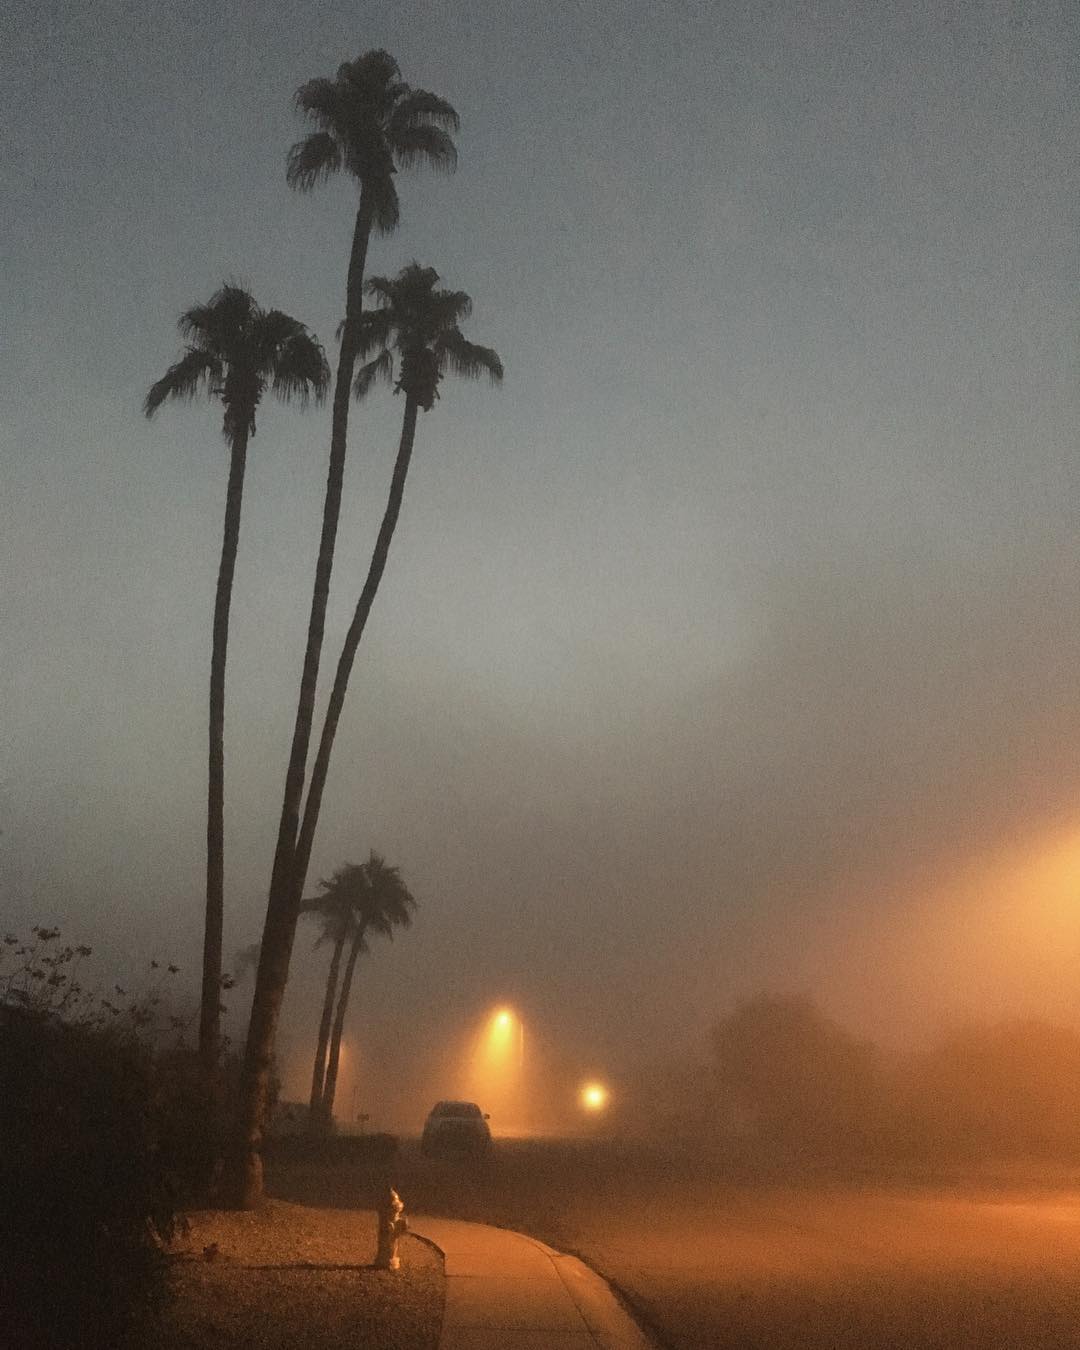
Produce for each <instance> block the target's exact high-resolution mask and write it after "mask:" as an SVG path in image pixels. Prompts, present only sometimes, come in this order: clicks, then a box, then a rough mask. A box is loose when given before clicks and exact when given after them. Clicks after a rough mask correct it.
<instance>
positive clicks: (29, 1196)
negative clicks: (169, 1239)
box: [0, 927, 172, 1350]
mask: <svg viewBox="0 0 1080 1350" xmlns="http://www.w3.org/2000/svg"><path fill="white" fill-rule="evenodd" d="M89 955H90V949H89V948H88V947H83V946H79V947H71V946H66V945H64V944H62V943H61V942H60V933H59V930H57V929H54V928H43V927H39V928H36V929H34V932H33V936H32V938H31V939H29V940H28V941H25V942H23V941H20V940H19V939H17V938H15V937H13V936H10V935H9V936H8V937H6V938H5V939H4V944H3V947H2V949H0V1309H2V1310H3V1314H2V1315H3V1328H2V1333H0V1334H2V1335H3V1336H4V1337H5V1339H6V1341H7V1343H8V1344H10V1345H12V1346H20V1347H27V1350H37V1347H41V1348H42V1350H46V1348H48V1350H54V1348H55V1350H60V1347H69V1346H70V1347H75V1346H78V1347H86V1350H96V1348H97V1347H101V1350H106V1347H108V1348H109V1350H112V1348H113V1347H119V1346H122V1345H125V1344H132V1345H139V1344H145V1343H146V1341H145V1336H146V1335H147V1334H148V1330H149V1328H150V1327H151V1325H152V1322H153V1319H154V1317H155V1315H156V1313H157V1311H158V1310H159V1308H160V1305H161V1300H162V1298H163V1295H164V1269H163V1260H162V1257H161V1254H160V1251H159V1249H158V1245H157V1242H156V1240H155V1234H158V1233H162V1234H167V1233H168V1232H169V1231H170V1226H171V1223H172V1204H171V1200H170V1197H169V1194H168V1191H167V1187H166V1185H165V1184H164V1176H163V1171H162V1166H161V1159H160V1156H159V1152H158V1147H157V1140H156V1138H155V1130H154V1111H153V1082H152V1078H153V1075H152V1064H151V1054H150V1049H149V1045H148V1043H147V1041H146V1039H141V1033H142V1032H143V1031H144V1030H145V1029H146V1028H147V1027H149V1026H150V1025H151V1024H152V1023H153V1022H154V1021H155V1015H154V1007H155V1005H154V1004H151V1003H150V1001H149V998H152V997H156V996H154V995H151V996H149V997H144V998H142V999H131V998H130V996H129V995H128V994H127V992H126V991H125V990H124V989H122V988H120V987H118V986H117V987H115V988H114V989H113V990H111V991H110V993H109V994H104V993H99V992H94V991H91V990H89V989H87V988H86V987H85V986H84V985H83V984H82V982H81V981H80V980H79V979H78V978H77V974H78V972H79V970H80V967H81V965H82V963H83V961H84V960H85V958H87V957H89Z"/></svg>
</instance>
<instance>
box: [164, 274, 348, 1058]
mask: <svg viewBox="0 0 1080 1350" xmlns="http://www.w3.org/2000/svg"><path fill="white" fill-rule="evenodd" d="M179 327H180V332H181V335H182V336H183V337H184V338H185V339H186V344H187V345H186V347H185V350H184V353H183V355H182V356H181V357H180V359H179V360H178V361H176V362H175V363H174V364H173V365H171V366H170V367H169V369H168V370H167V371H166V372H165V374H164V375H163V376H162V377H161V379H160V380H158V381H157V382H156V383H155V384H153V385H152V386H151V388H150V392H149V393H148V394H147V396H146V402H145V404H144V411H145V412H146V415H147V417H153V415H154V414H155V413H156V412H157V410H158V409H159V408H160V407H161V405H162V404H163V403H165V402H166V400H168V399H190V398H193V397H194V396H195V395H196V394H197V393H199V391H200V390H205V391H206V392H207V393H208V394H209V395H210V396H211V397H212V398H217V399H220V401H221V403H222V404H223V406H224V409H225V418H224V423H223V426H222V430H223V432H224V435H225V440H226V441H227V442H228V445H229V452H230V460H229V482H228V487H227V488H226V490H225V530H224V536H223V539H222V544H221V563H220V565H219V567H218V579H217V593H216V595H215V598H214V625H213V638H212V644H211V653H210V773H209V780H210V781H209V791H208V794H207V795H208V803H207V813H206V932H205V936H204V940H203V973H202V998H201V1003H200V1014H199V1053H200V1056H201V1059H202V1063H203V1066H204V1068H205V1069H206V1071H207V1072H208V1073H209V1072H211V1071H212V1070H213V1068H214V1065H215V1064H216V1062H217V1058H218V1051H219V1048H220V1040H221V1034H220V1024H221V1011H220V1006H219V1004H220V999H221V929H222V913H223V908H224V902H223V893H224V876H225V837H224V836H225V829H224V795H225V657H226V649H227V646H228V639H229V607H230V604H231V601H232V585H233V572H234V570H235V567H236V547H237V542H238V540H239V538H240V508H241V503H242V501H243V493H244V468H245V464H246V461H247V447H248V440H249V438H250V437H251V436H254V434H255V410H256V408H257V407H258V405H259V400H260V399H261V398H262V395H263V393H264V391H265V389H266V387H267V385H269V386H270V388H271V389H272V390H273V392H274V393H275V394H277V395H278V397H279V398H281V399H284V400H285V401H286V402H287V401H288V400H289V399H292V398H297V399H299V400H300V402H301V403H305V402H306V401H307V400H308V399H309V398H315V399H321V398H322V397H323V395H324V394H325V392H326V388H327V385H328V384H329V380H330V372H329V370H328V368H327V365H326V358H325V357H324V356H323V350H322V347H320V345H319V343H318V342H317V341H316V340H315V338H314V337H312V335H311V334H310V333H309V332H308V330H307V329H306V328H305V327H304V325H303V324H302V323H299V322H298V321H297V320H296V319H292V318H290V317H289V316H288V315H287V314H283V313H282V312H281V311H280V310H277V309H271V310H263V309H261V308H260V307H259V306H258V305H257V304H256V303H255V301H254V300H253V299H252V297H251V296H250V295H249V294H248V292H247V291H245V290H243V289H242V288H241V287H240V286H231V285H225V286H222V287H221V289H220V290H219V291H217V292H216V293H215V294H214V295H213V296H212V297H211V299H210V301H209V303H208V304H205V305H196V306H195V307H194V308H193V309H189V310H188V311H187V312H186V313H185V314H182V315H181V316H180V321H179Z"/></svg>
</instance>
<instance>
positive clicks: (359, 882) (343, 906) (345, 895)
mask: <svg viewBox="0 0 1080 1350" xmlns="http://www.w3.org/2000/svg"><path fill="white" fill-rule="evenodd" d="M319 887H320V889H321V891H322V894H321V895H317V896H314V897H313V898H312V899H310V900H305V901H304V902H303V903H302V904H301V906H300V912H301V914H308V915H312V916H317V917H318V918H319V919H320V920H321V921H322V932H321V933H320V935H319V939H318V941H317V942H316V944H315V945H316V947H319V946H321V945H322V944H323V943H324V942H331V943H333V947H334V950H333V954H332V956H331V958H330V969H329V971H328V972H327V977H326V994H325V995H324V997H323V1007H322V1016H321V1017H320V1019H319V1037H318V1043H317V1046H316V1049H315V1064H314V1068H313V1070H312V1075H311V1100H310V1103H309V1107H308V1128H309V1130H311V1131H314V1130H315V1129H317V1128H318V1125H319V1123H320V1122H321V1114H322V1098H323V1084H324V1082H325V1080H326V1052H327V1047H328V1046H329V1044H330V1026H331V1023H332V1021H333V1017H334V1004H335V1002H336V1000H337V989H338V977H339V975H340V973H341V957H342V953H343V952H344V950H345V943H346V942H348V941H350V940H351V939H352V937H353V936H354V934H355V930H356V926H357V917H356V916H357V911H358V903H357V902H358V900H359V899H360V897H361V896H362V895H363V894H364V893H366V889H367V883H366V880H365V878H364V875H363V869H362V868H359V867H357V866H356V865H355V864H353V863H346V864H345V866H344V867H339V868H338V869H337V871H336V872H335V873H334V875H333V877H331V879H330V880H329V881H320V882H319Z"/></svg>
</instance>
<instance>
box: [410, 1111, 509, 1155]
mask: <svg viewBox="0 0 1080 1350" xmlns="http://www.w3.org/2000/svg"><path fill="white" fill-rule="evenodd" d="M488 1120H489V1117H488V1116H487V1115H485V1114H484V1112H483V1111H481V1110H480V1108H479V1107H478V1106H477V1104H476V1103H475V1102H436V1103H435V1105H434V1106H433V1107H432V1108H431V1110H430V1111H429V1112H428V1118H427V1120H426V1121H424V1133H423V1134H422V1135H421V1137H420V1152H421V1153H424V1154H427V1155H428V1156H431V1155H433V1154H436V1153H473V1154H479V1155H486V1154H488V1153H490V1152H491V1130H490V1129H489V1128H488Z"/></svg>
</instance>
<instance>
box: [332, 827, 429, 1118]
mask: <svg viewBox="0 0 1080 1350" xmlns="http://www.w3.org/2000/svg"><path fill="white" fill-rule="evenodd" d="M341 872H343V873H345V874H346V875H345V876H344V878H343V880H342V886H343V888H344V889H346V890H347V891H348V892H349V893H351V895H352V896H353V901H354V909H355V914H356V923H355V927H354V929H353V933H352V938H351V941H350V945H349V956H348V960H347V961H346V963H345V971H344V973H343V975H342V977H341V989H340V991H339V993H338V1000H337V1011H336V1013H335V1014H334V1026H333V1030H332V1032H331V1035H330V1051H329V1055H328V1057H327V1061H326V1079H325V1082H324V1084H323V1096H322V1108H321V1121H322V1125H323V1127H324V1128H328V1127H329V1125H330V1122H331V1121H332V1120H333V1118H334V1094H335V1092H336V1090H337V1078H338V1065H339V1063H340V1060H341V1036H342V1032H343V1031H344V1029H345V1014H346V1012H347V1011H348V1007H349V995H350V993H351V992H352V981H353V972H354V971H355V969H356V960H357V957H358V956H359V955H360V953H361V952H363V951H366V950H367V942H366V938H367V935H368V934H369V933H376V934H379V935H380V936H382V937H388V938H392V937H393V936H394V929H395V928H408V927H409V925H410V924H411V923H412V912H413V910H414V909H415V908H416V901H415V900H414V899H413V897H412V894H411V893H410V891H409V888H408V887H407V886H406V885H405V882H404V881H403V880H402V877H401V869H400V868H397V867H391V866H390V865H389V864H388V863H387V862H386V859H385V858H383V857H382V856H381V855H380V854H378V853H376V852H375V851H374V850H372V852H371V854H370V856H369V858H368V860H367V862H366V863H360V864H359V865H356V864H349V865H347V866H346V867H344V868H342V869H341ZM338 875H340V874H338Z"/></svg>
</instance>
